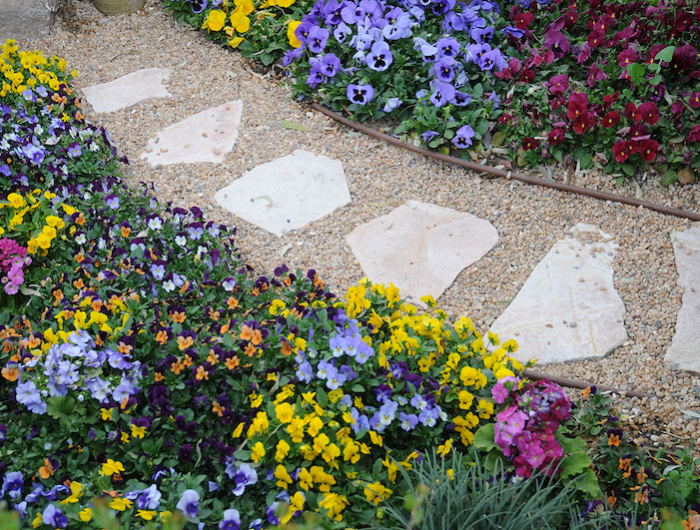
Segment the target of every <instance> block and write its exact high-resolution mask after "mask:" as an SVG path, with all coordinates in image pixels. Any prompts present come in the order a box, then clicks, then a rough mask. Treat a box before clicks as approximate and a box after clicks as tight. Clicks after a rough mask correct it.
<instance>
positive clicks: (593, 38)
mask: <svg viewBox="0 0 700 530" xmlns="http://www.w3.org/2000/svg"><path fill="white" fill-rule="evenodd" d="M604 43H605V35H603V34H602V33H600V32H598V31H594V32H592V33H591V34H590V35H588V46H589V47H591V48H597V47H598V46H601V45H602V44H604Z"/></svg>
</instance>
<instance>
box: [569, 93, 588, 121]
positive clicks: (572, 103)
mask: <svg viewBox="0 0 700 530" xmlns="http://www.w3.org/2000/svg"><path fill="white" fill-rule="evenodd" d="M586 110H588V94H584V93H583V92H574V93H573V94H571V95H570V96H569V103H568V106H567V109H566V116H567V117H568V118H569V119H570V120H575V119H576V118H578V117H579V116H581V115H582V114H583V113H584V112H586Z"/></svg>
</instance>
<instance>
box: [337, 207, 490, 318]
mask: <svg viewBox="0 0 700 530" xmlns="http://www.w3.org/2000/svg"><path fill="white" fill-rule="evenodd" d="M345 239H346V241H347V242H348V244H349V245H350V247H351V248H352V252H353V254H355V257H356V258H357V259H358V261H359V262H360V265H361V266H362V270H363V271H364V272H365V274H366V275H367V277H368V278H369V279H370V280H372V281H373V282H375V283H384V284H386V285H388V284H389V283H393V284H394V285H395V286H396V287H398V288H399V290H400V292H401V296H402V297H406V298H409V299H411V302H412V303H414V304H420V305H422V302H420V298H421V297H422V296H425V295H428V294H429V295H432V296H433V298H436V299H437V298H438V297H439V296H440V295H441V294H442V293H443V292H445V289H447V288H448V287H449V286H450V285H452V282H453V281H454V280H455V278H456V277H457V275H458V274H459V273H460V272H461V271H462V269H464V268H465V267H468V266H469V265H471V264H472V263H474V262H476V261H478V260H480V259H481V258H482V257H483V256H484V255H485V254H486V253H487V252H488V251H489V250H491V249H492V248H493V247H494V246H495V245H496V243H498V230H496V228H495V227H494V226H493V225H492V224H491V223H489V222H488V221H486V220H484V219H479V218H478V217H476V216H474V215H471V214H469V213H462V212H458V211H456V210H452V209H449V208H442V207H440V206H435V205H433V204H425V203H420V202H413V201H410V202H407V203H406V205H402V206H399V207H398V208H396V209H395V210H394V211H392V212H391V213H390V214H388V215H384V216H382V217H378V218H377V219H374V220H372V221H370V222H369V223H365V224H363V225H361V226H358V227H357V228H355V230H353V231H352V232H350V233H349V234H348V235H347V236H346V237H345Z"/></svg>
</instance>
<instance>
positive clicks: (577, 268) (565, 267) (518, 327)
mask: <svg viewBox="0 0 700 530" xmlns="http://www.w3.org/2000/svg"><path fill="white" fill-rule="evenodd" d="M570 232H571V236H570V237H569V236H567V237H566V238H565V239H563V240H559V241H557V242H556V243H555V244H554V246H553V247H552V248H551V249H550V251H549V252H548V253H547V255H546V256H545V257H544V259H543V260H542V261H541V262H540V263H538V264H537V266H536V267H535V269H534V270H533V271H532V274H530V277H529V278H528V279H527V281H526V282H525V285H523V287H522V289H521V290H520V292H519V293H518V295H517V296H516V297H515V299H514V300H513V302H511V304H510V305H509V306H508V307H507V308H506V310H505V311H504V312H503V314H502V315H501V316H500V317H498V319H496V321H495V322H494V323H493V325H492V326H491V331H492V332H494V333H497V334H498V335H499V338H500V339H501V340H502V341H505V340H507V339H515V340H516V342H517V343H518V346H519V348H518V350H517V351H515V352H514V353H513V354H511V355H512V356H513V357H515V358H516V359H518V360H519V361H521V362H523V363H525V362H526V361H528V360H530V359H537V362H538V364H545V363H558V362H566V361H576V360H581V359H591V358H600V357H603V356H605V355H606V354H607V353H608V352H610V351H611V350H613V349H614V348H616V347H618V346H620V345H621V344H622V343H623V342H624V341H625V340H626V339H627V331H626V330H625V327H624V315H625V306H624V304H623V302H622V299H621V298H620V296H619V295H618V294H617V291H616V290H615V287H614V285H613V273H614V271H613V268H612V262H613V259H614V258H615V254H616V252H617V249H618V246H617V244H616V243H614V242H613V241H612V236H610V235H608V234H605V233H603V232H602V231H600V230H599V229H598V228H596V227H594V226H591V225H585V224H582V223H579V224H577V225H576V226H574V227H573V228H572V229H571V230H570Z"/></svg>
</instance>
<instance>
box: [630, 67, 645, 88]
mask: <svg viewBox="0 0 700 530" xmlns="http://www.w3.org/2000/svg"><path fill="white" fill-rule="evenodd" d="M627 73H628V74H629V76H630V79H631V81H632V82H633V83H636V82H637V81H638V80H639V79H641V78H642V77H644V74H645V73H646V69H645V68H644V66H642V65H641V64H639V63H632V64H630V65H628V66H627Z"/></svg>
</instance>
